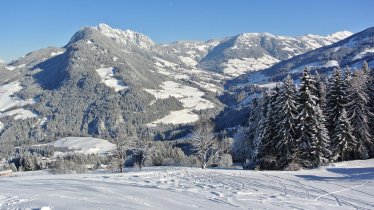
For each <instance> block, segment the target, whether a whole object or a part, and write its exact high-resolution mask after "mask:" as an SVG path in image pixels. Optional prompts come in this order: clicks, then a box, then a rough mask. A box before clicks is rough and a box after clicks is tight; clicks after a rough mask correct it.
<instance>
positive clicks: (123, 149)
mask: <svg viewBox="0 0 374 210" xmlns="http://www.w3.org/2000/svg"><path fill="white" fill-rule="evenodd" d="M113 138H114V140H115V145H116V148H115V150H114V151H113V157H114V163H113V164H114V165H115V167H116V168H117V171H118V172H119V173H122V172H123V167H124V165H125V160H126V155H127V154H126V153H127V150H129V149H130V148H131V146H132V144H133V141H134V137H132V136H131V135H128V134H127V131H126V130H125V129H124V127H123V126H121V125H120V126H118V128H117V129H116V130H115V132H114V134H113Z"/></svg>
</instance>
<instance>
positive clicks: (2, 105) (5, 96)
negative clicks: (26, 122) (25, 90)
mask: <svg viewBox="0 0 374 210" xmlns="http://www.w3.org/2000/svg"><path fill="white" fill-rule="evenodd" d="M20 90H22V86H21V85H20V83H19V82H18V81H15V82H11V83H8V84H5V85H2V86H0V118H2V117H5V116H14V119H15V120H18V119H27V118H33V117H38V115H37V114H35V113H33V112H31V111H30V110H26V109H23V108H19V109H15V110H12V111H8V112H4V111H6V110H7V109H10V108H13V107H22V106H26V105H28V104H34V103H35V102H36V101H35V100H34V99H28V100H21V99H19V98H17V97H14V96H13V95H14V94H15V93H16V92H18V91H20Z"/></svg>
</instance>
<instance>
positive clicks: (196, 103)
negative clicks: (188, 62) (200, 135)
mask: <svg viewBox="0 0 374 210" xmlns="http://www.w3.org/2000/svg"><path fill="white" fill-rule="evenodd" d="M161 88H162V89H159V90H154V89H144V91H146V92H148V93H150V94H152V95H153V96H154V97H155V98H156V99H167V98H169V97H175V98H177V99H179V101H180V102H181V103H182V104H183V107H184V108H185V109H183V110H179V111H172V112H171V113H170V114H169V115H167V116H166V117H164V118H161V119H158V120H156V121H154V122H152V123H149V124H148V126H155V125H156V124H159V123H165V124H185V123H191V122H195V121H197V120H198V119H199V117H198V115H197V114H195V113H193V110H203V109H209V108H214V104H213V103H212V102H210V101H208V100H206V99H204V98H202V96H204V95H205V93H204V92H202V91H200V90H199V89H197V88H194V87H190V86H186V85H182V84H179V83H176V82H173V81H166V82H164V83H163V84H162V85H161Z"/></svg>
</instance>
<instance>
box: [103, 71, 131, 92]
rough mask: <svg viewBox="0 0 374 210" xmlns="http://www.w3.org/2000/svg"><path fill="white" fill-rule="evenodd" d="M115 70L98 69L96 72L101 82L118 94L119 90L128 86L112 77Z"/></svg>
mask: <svg viewBox="0 0 374 210" xmlns="http://www.w3.org/2000/svg"><path fill="white" fill-rule="evenodd" d="M114 71H115V68H113V67H109V68H99V69H96V72H97V73H98V74H99V76H100V77H101V81H102V82H103V83H104V84H105V85H106V86H108V87H110V88H112V89H114V91H116V92H118V91H120V90H124V89H127V88H128V86H126V85H125V83H124V82H123V81H122V80H119V79H117V78H115V77H114Z"/></svg>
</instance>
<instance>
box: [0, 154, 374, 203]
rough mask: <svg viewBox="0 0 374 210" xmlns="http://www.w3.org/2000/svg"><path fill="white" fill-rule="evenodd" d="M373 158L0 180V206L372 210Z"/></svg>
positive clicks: (22, 175)
mask: <svg viewBox="0 0 374 210" xmlns="http://www.w3.org/2000/svg"><path fill="white" fill-rule="evenodd" d="M373 166H374V159H371V160H365V161H351V162H343V163H339V164H336V166H330V167H323V168H320V169H314V170H302V171H297V172H290V171H283V172H282V171H266V172H263V171H243V170H236V169H231V170H227V169H226V170H225V169H207V170H202V169H199V168H173V167H154V168H145V170H144V171H142V172H137V171H134V170H132V171H130V172H125V173H124V174H103V173H97V174H78V175H77V174H73V175H48V174H46V173H45V172H44V173H43V172H42V173H40V172H39V173H38V172H28V173H16V175H17V176H16V177H0V209H17V208H21V209H24V208H26V207H29V208H31V209H34V208H40V207H42V206H50V207H51V208H53V209H142V210H144V209H373V208H374V199H373V198H374V195H373V192H374V183H373V178H374V168H373Z"/></svg>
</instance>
